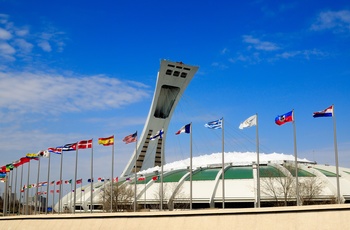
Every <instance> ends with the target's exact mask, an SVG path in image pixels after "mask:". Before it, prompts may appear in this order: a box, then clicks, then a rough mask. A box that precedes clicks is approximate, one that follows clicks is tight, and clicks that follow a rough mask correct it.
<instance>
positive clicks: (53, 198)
mask: <svg viewBox="0 0 350 230" xmlns="http://www.w3.org/2000/svg"><path fill="white" fill-rule="evenodd" d="M61 154H62V153H61ZM55 190H56V184H55V182H54V183H53V193H52V210H51V212H52V214H53V212H54V207H53V206H54V204H55V192H56V191H55Z"/></svg>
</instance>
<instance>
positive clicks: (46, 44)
mask: <svg viewBox="0 0 350 230" xmlns="http://www.w3.org/2000/svg"><path fill="white" fill-rule="evenodd" d="M38 46H39V47H40V48H41V49H43V51H45V52H51V51H52V48H51V45H50V43H49V42H48V41H40V42H38Z"/></svg>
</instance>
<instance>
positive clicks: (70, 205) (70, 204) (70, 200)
mask: <svg viewBox="0 0 350 230" xmlns="http://www.w3.org/2000/svg"><path fill="white" fill-rule="evenodd" d="M72 190H73V188H72V180H71V183H70V198H69V209H70V210H71V208H72V192H73V191H72Z"/></svg>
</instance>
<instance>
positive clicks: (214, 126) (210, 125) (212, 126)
mask: <svg viewBox="0 0 350 230" xmlns="http://www.w3.org/2000/svg"><path fill="white" fill-rule="evenodd" d="M204 127H206V128H209V129H221V128H222V118H221V119H219V120H216V121H210V122H208V123H206V124H205V125H204Z"/></svg>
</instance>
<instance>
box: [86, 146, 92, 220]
mask: <svg viewBox="0 0 350 230" xmlns="http://www.w3.org/2000/svg"><path fill="white" fill-rule="evenodd" d="M91 140H93V139H91ZM93 168H94V147H93V141H91V184H90V213H92V208H93V197H92V189H93V187H94V186H93V184H94V173H93V170H94V169H93ZM84 194H85V193H84Z"/></svg>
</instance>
